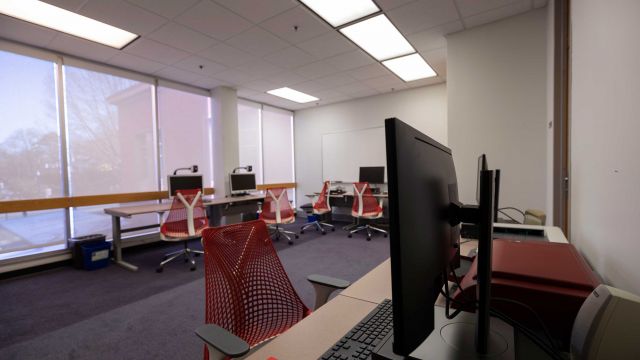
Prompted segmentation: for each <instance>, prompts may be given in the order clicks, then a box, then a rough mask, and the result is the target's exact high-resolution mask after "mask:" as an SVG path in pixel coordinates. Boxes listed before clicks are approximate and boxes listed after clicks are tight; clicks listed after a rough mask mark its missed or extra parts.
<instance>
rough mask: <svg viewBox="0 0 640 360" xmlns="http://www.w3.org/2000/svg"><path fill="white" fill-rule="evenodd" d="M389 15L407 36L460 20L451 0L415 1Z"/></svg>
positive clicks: (390, 12)
mask: <svg viewBox="0 0 640 360" xmlns="http://www.w3.org/2000/svg"><path fill="white" fill-rule="evenodd" d="M388 16H389V18H390V19H391V21H392V22H393V23H394V24H395V25H396V26H397V27H398V29H399V30H400V32H402V33H403V34H404V35H405V36H406V35H409V34H413V33H416V32H418V31H422V30H426V29H429V28H432V27H435V26H438V25H442V24H446V23H450V22H453V21H455V20H459V17H458V11H457V10H456V6H455V5H454V3H453V1H451V0H429V1H415V2H412V3H408V4H406V5H403V6H401V7H399V8H396V9H393V10H391V11H389V12H388Z"/></svg>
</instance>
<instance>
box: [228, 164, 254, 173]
mask: <svg viewBox="0 0 640 360" xmlns="http://www.w3.org/2000/svg"><path fill="white" fill-rule="evenodd" d="M238 170H246V171H247V172H251V170H253V166H251V165H247V166H238V167H237V168H235V169H233V171H232V172H231V173H232V174H235V173H236V171H238Z"/></svg>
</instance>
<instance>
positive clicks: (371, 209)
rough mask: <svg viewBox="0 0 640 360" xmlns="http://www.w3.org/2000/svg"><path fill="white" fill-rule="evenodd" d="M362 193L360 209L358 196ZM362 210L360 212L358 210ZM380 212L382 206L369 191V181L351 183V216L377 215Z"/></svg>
mask: <svg viewBox="0 0 640 360" xmlns="http://www.w3.org/2000/svg"><path fill="white" fill-rule="evenodd" d="M358 194H362V209H360V196H358ZM360 210H362V212H361V211H360ZM380 213H382V207H381V206H380V204H379V203H378V200H377V199H376V197H375V196H373V194H372V193H371V188H370V187H369V183H366V182H357V183H354V184H353V206H352V207H351V215H352V216H377V215H379V214H380Z"/></svg>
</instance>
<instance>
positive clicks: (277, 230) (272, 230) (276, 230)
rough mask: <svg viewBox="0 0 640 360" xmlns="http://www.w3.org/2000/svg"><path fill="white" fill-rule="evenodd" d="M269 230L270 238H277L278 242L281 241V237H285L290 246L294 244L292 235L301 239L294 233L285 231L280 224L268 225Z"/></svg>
mask: <svg viewBox="0 0 640 360" xmlns="http://www.w3.org/2000/svg"><path fill="white" fill-rule="evenodd" d="M267 228H268V229H269V236H271V237H273V238H275V240H276V241H277V240H280V236H284V238H285V239H287V242H288V243H289V245H291V244H293V240H291V236H290V235H293V236H294V237H295V238H296V239H297V238H299V237H300V236H298V234H296V233H295V232H293V231H289V230H285V229H284V228H283V227H281V226H280V224H268V225H267Z"/></svg>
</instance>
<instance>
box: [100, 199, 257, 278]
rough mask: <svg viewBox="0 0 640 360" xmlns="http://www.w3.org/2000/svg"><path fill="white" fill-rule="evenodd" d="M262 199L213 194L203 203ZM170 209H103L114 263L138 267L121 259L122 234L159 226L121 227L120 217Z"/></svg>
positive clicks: (212, 204) (220, 204)
mask: <svg viewBox="0 0 640 360" xmlns="http://www.w3.org/2000/svg"><path fill="white" fill-rule="evenodd" d="M262 200H264V195H247V196H237V197H222V196H213V197H210V196H209V197H207V196H205V197H204V198H203V204H204V206H206V207H214V208H215V207H217V208H220V207H223V206H232V205H235V204H246V203H252V202H253V203H256V202H260V201H262ZM169 209H171V203H170V202H167V203H163V204H150V205H136V206H116V207H111V208H106V209H104V212H105V213H106V214H108V215H111V231H112V234H113V252H114V255H113V260H114V261H115V263H116V264H118V265H120V266H122V267H124V268H125V269H128V270H131V271H137V270H138V267H137V266H135V265H132V264H130V263H128V262H126V261H124V260H122V234H123V233H126V232H132V231H138V230H144V229H151V228H156V227H159V226H160V225H159V224H153V225H146V226H139V227H135V228H128V229H122V227H121V225H120V219H121V218H123V217H125V218H130V217H132V216H134V215H141V214H152V213H158V214H160V215H161V214H163V213H164V212H166V211H168V210H169Z"/></svg>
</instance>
